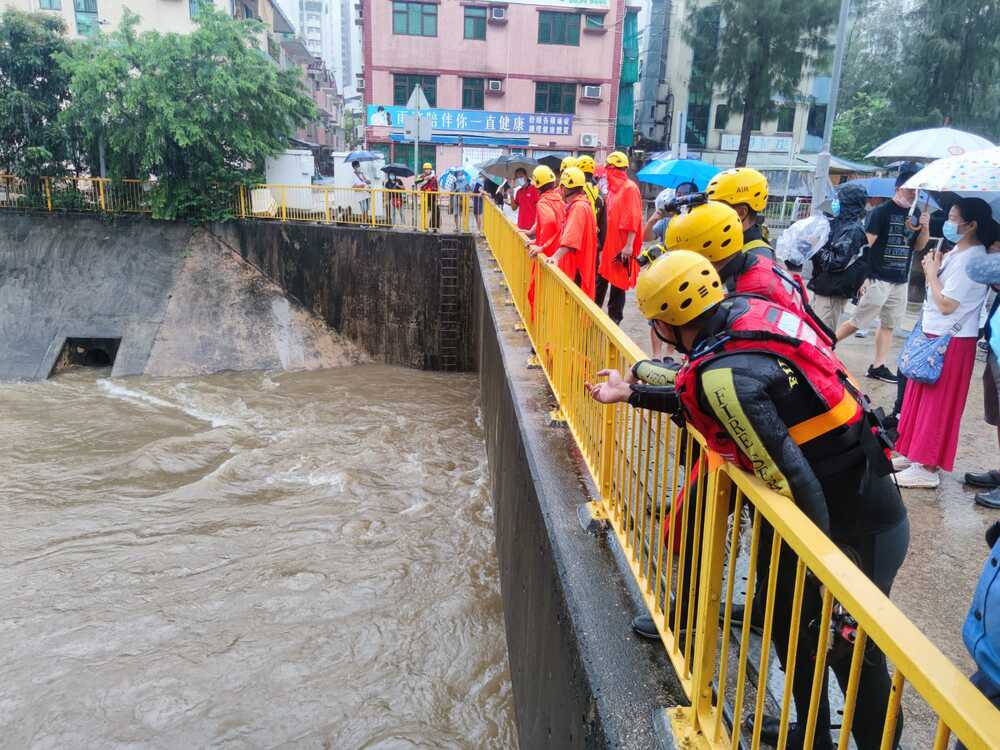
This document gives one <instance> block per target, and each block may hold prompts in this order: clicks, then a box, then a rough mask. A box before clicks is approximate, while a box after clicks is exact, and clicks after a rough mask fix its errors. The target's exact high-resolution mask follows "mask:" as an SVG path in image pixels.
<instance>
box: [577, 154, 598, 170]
mask: <svg viewBox="0 0 1000 750" xmlns="http://www.w3.org/2000/svg"><path fill="white" fill-rule="evenodd" d="M576 166H578V167H579V168H580V169H581V170H582V171H583V172H585V173H586V174H594V170H595V169H597V162H595V161H594V157H593V156H590V155H589V154H584V155H583V156H578V157H577V159H576Z"/></svg>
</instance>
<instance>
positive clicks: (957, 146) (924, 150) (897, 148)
mask: <svg viewBox="0 0 1000 750" xmlns="http://www.w3.org/2000/svg"><path fill="white" fill-rule="evenodd" d="M992 147H993V144H992V143H990V142H989V141H988V140H986V139H985V138H981V137H979V136H978V135H974V134H972V133H966V132H965V131H963V130H955V128H929V129H928V130H914V131H913V132H912V133H903V134H902V135H897V136H896V137H895V138H891V139H889V140H888V141H886V142H885V143H883V144H882V145H881V146H879V147H878V148H876V149H875V150H874V151H872V152H871V153H870V154H868V157H867V158H877V159H944V158H946V157H949V156H961V155H962V154H965V153H968V152H970V151H979V150H981V149H984V148H992Z"/></svg>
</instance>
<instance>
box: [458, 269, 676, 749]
mask: <svg viewBox="0 0 1000 750" xmlns="http://www.w3.org/2000/svg"><path fill="white" fill-rule="evenodd" d="M479 260H480V269H481V270H480V274H481V278H482V282H481V283H480V284H477V290H478V292H479V293H480V294H481V295H482V300H481V304H479V305H478V310H479V314H480V320H479V324H480V340H481V353H480V383H481V385H482V410H483V424H484V429H485V431H486V448H487V454H488V457H489V464H490V490H491V495H492V497H493V506H494V512H495V523H496V545H497V556H498V558H499V561H500V576H501V588H502V594H503V603H504V617H505V621H506V630H507V646H508V653H509V657H510V669H511V678H512V681H513V686H514V701H515V709H516V713H517V726H518V736H519V740H520V747H521V750H536V749H537V748H629V749H632V748H634V749H636V750H638V749H640V748H642V749H645V748H670V747H673V745H672V742H671V739H670V734H669V729H667V728H666V724H665V716H664V711H663V709H664V708H665V707H670V706H676V705H679V704H681V703H683V702H684V698H683V691H682V689H681V686H680V684H679V683H678V682H677V678H676V675H675V674H674V672H673V669H672V668H671V667H670V666H669V665H668V663H667V661H666V657H665V654H664V652H663V648H662V647H661V646H659V645H658V644H648V643H645V642H642V641H640V640H638V639H637V638H636V637H635V636H634V635H633V634H632V631H631V628H630V624H631V619H632V617H633V616H634V615H635V614H638V613H639V612H640V609H639V607H640V605H639V604H638V603H637V599H636V595H635V594H634V592H631V591H630V590H629V588H628V585H627V583H626V578H625V576H624V575H623V572H622V571H623V569H622V567H621V565H624V563H623V562H620V561H619V559H616V554H615V552H614V551H613V549H612V547H611V546H610V544H609V543H608V542H607V541H606V540H605V539H604V538H603V537H599V536H595V535H593V534H591V533H590V532H588V531H585V530H584V528H583V527H582V526H581V524H580V522H579V521H578V519H577V508H578V507H579V506H580V505H581V504H583V503H585V502H586V501H587V500H588V499H589V497H588V494H587V491H586V488H585V487H584V485H583V483H582V482H581V479H580V475H581V464H580V462H579V456H578V454H576V452H575V449H574V447H573V441H572V438H571V436H570V434H569V432H568V431H567V430H566V429H565V428H559V427H551V426H550V425H549V424H548V418H547V413H548V411H549V409H551V408H552V406H553V403H552V395H551V392H550V391H549V389H548V385H547V383H546V381H545V377H544V375H543V374H542V371H541V370H538V369H528V367H527V366H526V363H527V359H528V356H529V355H530V354H531V348H530V345H529V343H528V339H527V336H526V335H525V334H524V333H523V332H517V331H515V329H514V325H515V323H516V322H517V315H516V313H515V312H514V308H513V307H511V306H509V305H506V304H505V303H504V299H505V297H506V292H505V290H504V289H502V288H501V287H500V284H499V280H500V277H499V274H498V273H497V272H496V271H494V270H493V265H492V263H491V262H490V261H489V260H488V258H487V255H486V253H485V252H484V251H480V255H479Z"/></svg>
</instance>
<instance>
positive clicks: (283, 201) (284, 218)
mask: <svg viewBox="0 0 1000 750" xmlns="http://www.w3.org/2000/svg"><path fill="white" fill-rule="evenodd" d="M287 206H288V201H287V199H286V191H285V187H284V186H282V188H281V220H282V221H287V219H288V214H287Z"/></svg>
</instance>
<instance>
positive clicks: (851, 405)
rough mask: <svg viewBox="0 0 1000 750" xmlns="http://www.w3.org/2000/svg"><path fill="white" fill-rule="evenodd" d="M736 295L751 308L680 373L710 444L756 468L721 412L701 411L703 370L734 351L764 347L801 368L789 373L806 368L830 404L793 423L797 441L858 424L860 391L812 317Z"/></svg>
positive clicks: (687, 406)
mask: <svg viewBox="0 0 1000 750" xmlns="http://www.w3.org/2000/svg"><path fill="white" fill-rule="evenodd" d="M737 301H745V302H746V303H748V305H749V307H748V309H746V310H745V311H743V312H742V313H739V314H736V315H735V316H734V317H732V318H730V320H729V321H728V323H727V325H726V329H725V330H723V331H721V332H720V333H718V334H717V335H716V336H714V337H713V338H712V339H710V340H709V341H707V342H704V343H703V344H701V345H699V346H698V347H697V348H696V349H695V351H694V352H692V354H691V357H690V359H689V360H688V363H687V364H686V365H684V367H682V368H681V369H680V371H679V372H678V373H677V380H676V383H675V387H676V389H677V395H678V396H679V397H680V400H681V404H682V405H683V407H684V412H685V417H686V418H687V421H688V424H690V425H691V426H692V427H694V428H695V429H696V430H698V432H700V433H701V434H702V436H703V437H704V438H705V440H706V441H708V447H709V448H711V449H712V450H714V451H716V452H717V453H720V454H722V456H723V457H724V458H725V459H727V460H729V461H732V462H733V463H738V464H739V465H740V466H742V467H743V468H745V469H747V470H748V471H751V472H752V471H753V470H754V467H753V466H751V465H750V461H749V460H748V459H747V457H746V456H745V455H744V454H743V453H742V451H740V449H739V446H738V445H737V444H736V443H735V442H734V441H733V439H732V437H730V435H729V433H728V432H726V430H725V429H724V428H723V426H722V425H721V424H720V423H719V421H718V419H717V418H716V416H715V415H714V414H711V413H706V412H704V411H702V408H701V406H700V404H699V402H698V394H699V392H700V391H701V386H700V383H699V372H700V370H701V369H702V368H703V367H704V366H705V365H707V364H708V363H709V362H712V361H714V360H715V359H717V358H719V357H721V356H725V355H726V354H727V353H731V352H761V353H765V354H769V355H771V356H775V357H780V358H781V359H783V360H786V361H787V362H789V363H790V364H791V365H793V366H794V367H795V368H796V369H797V370H798V373H795V374H794V375H791V374H790V375H789V377H795V376H797V375H798V374H799V373H801V375H802V376H803V377H805V379H806V381H807V382H808V384H809V386H811V388H812V390H813V391H814V392H815V393H816V394H817V395H818V396H819V397H820V399H821V400H822V401H823V403H824V404H825V405H826V409H825V410H824V411H822V412H820V413H819V414H817V415H815V416H813V417H810V418H809V419H806V420H804V421H802V422H799V423H798V424H795V425H790V426H789V427H788V433H789V435H791V437H792V439H793V440H794V441H795V442H796V443H797V444H798V445H804V444H805V443H808V442H810V441H811V440H815V439H816V438H819V437H821V436H823V435H825V434H827V433H829V432H831V431H832V430H834V429H836V428H838V427H841V426H843V425H850V424H854V423H855V422H857V421H859V420H860V419H861V418H862V416H863V411H862V406H861V403H860V401H859V400H858V398H857V396H855V392H853V391H852V390H851V389H849V388H847V387H846V386H845V382H844V381H845V380H846V379H849V378H850V375H849V374H848V372H847V368H846V367H845V366H844V364H843V363H842V362H841V361H840V360H839V359H838V358H837V355H836V354H834V353H833V350H832V349H831V348H830V347H829V345H827V344H826V343H825V342H824V341H823V340H822V339H821V338H820V337H819V336H818V335H817V333H816V331H815V329H814V328H813V326H812V325H811V324H810V323H808V322H806V321H805V320H803V318H802V317H801V316H799V315H797V314H796V313H795V312H793V311H791V310H788V309H785V308H783V307H781V306H779V305H777V304H775V303H774V302H771V301H770V300H766V299H761V298H759V297H754V296H745V297H744V296H741V297H730V298H729V300H728V301H727V302H728V303H730V304H731V303H733V302H737ZM727 302H723V303H722V304H724V305H725V304H727Z"/></svg>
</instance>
